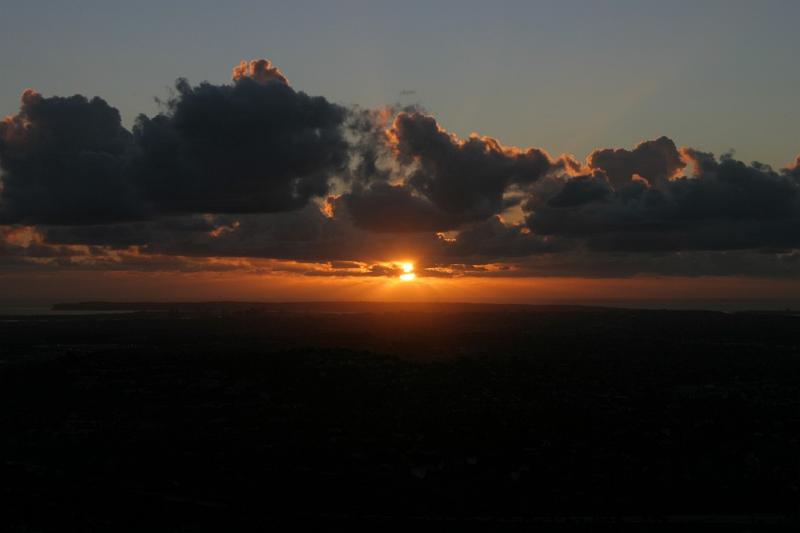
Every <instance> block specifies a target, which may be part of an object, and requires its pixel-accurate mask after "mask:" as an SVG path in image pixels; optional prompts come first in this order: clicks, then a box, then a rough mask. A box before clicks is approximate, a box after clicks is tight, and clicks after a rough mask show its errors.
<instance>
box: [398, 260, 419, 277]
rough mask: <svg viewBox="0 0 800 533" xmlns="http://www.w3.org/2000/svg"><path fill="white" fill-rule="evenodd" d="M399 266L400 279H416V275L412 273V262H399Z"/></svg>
mask: <svg viewBox="0 0 800 533" xmlns="http://www.w3.org/2000/svg"><path fill="white" fill-rule="evenodd" d="M400 268H402V269H403V273H402V274H400V279H401V280H403V281H412V280H414V279H416V277H417V275H416V274H414V264H413V263H400Z"/></svg>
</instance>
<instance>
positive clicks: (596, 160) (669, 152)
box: [587, 137, 686, 188]
mask: <svg viewBox="0 0 800 533" xmlns="http://www.w3.org/2000/svg"><path fill="white" fill-rule="evenodd" d="M587 163H588V165H589V167H590V168H592V169H598V170H602V171H603V172H605V173H606V175H607V176H608V180H609V182H610V183H611V185H612V186H614V187H615V188H616V187H621V186H624V185H626V184H627V183H628V182H629V181H630V180H631V179H632V178H633V176H634V175H638V176H640V177H642V178H644V179H646V180H647V181H648V182H650V184H651V185H654V186H658V185H661V184H663V183H664V182H665V181H667V180H669V179H670V178H671V177H672V176H675V175H676V173H678V172H680V171H681V170H683V168H684V167H685V166H686V163H685V162H684V161H683V159H682V158H681V155H680V153H679V152H678V149H677V148H676V147H675V143H674V142H672V139H669V138H667V137H659V138H658V139H655V140H652V141H644V142H642V143H640V144H638V145H637V146H636V147H635V148H634V149H633V150H626V149H624V148H617V149H611V148H604V149H602V150H595V151H594V152H592V153H591V154H589V157H588V158H587Z"/></svg>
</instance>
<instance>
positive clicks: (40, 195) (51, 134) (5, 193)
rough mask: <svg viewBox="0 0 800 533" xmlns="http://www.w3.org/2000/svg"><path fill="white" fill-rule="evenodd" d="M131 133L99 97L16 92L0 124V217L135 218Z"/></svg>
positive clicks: (138, 211)
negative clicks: (16, 104) (16, 106)
mask: <svg viewBox="0 0 800 533" xmlns="http://www.w3.org/2000/svg"><path fill="white" fill-rule="evenodd" d="M132 155H133V145H132V143H131V134H130V133H129V132H128V131H127V130H126V129H125V128H123V127H122V125H121V123H120V115H119V112H118V111H117V110H116V109H115V108H113V107H111V106H109V105H108V104H107V103H106V102H105V101H104V100H102V99H100V98H96V97H95V98H92V99H91V100H89V99H87V98H85V97H83V96H71V97H68V98H62V97H58V96H53V97H49V98H45V97H43V96H41V95H40V94H38V93H36V92H35V91H33V90H30V89H29V90H27V91H25V93H24V94H23V95H22V105H21V107H20V111H19V113H17V114H16V115H14V116H11V117H7V118H5V119H4V120H3V121H2V122H0V169H2V192H1V193H0V221H4V222H6V223H25V224H40V223H44V224H48V223H55V224H83V223H98V222H111V221H118V220H129V219H132V218H138V217H141V215H142V213H143V206H142V205H141V201H140V198H138V196H137V193H136V190H135V187H134V185H133V184H132V182H131V179H130V175H129V174H128V172H127V171H128V166H129V163H130V159H131V157H132Z"/></svg>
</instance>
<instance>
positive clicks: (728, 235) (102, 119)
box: [0, 60, 800, 277]
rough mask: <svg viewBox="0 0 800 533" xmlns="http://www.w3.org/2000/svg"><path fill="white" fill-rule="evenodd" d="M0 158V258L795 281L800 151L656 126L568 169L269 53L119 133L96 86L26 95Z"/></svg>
mask: <svg viewBox="0 0 800 533" xmlns="http://www.w3.org/2000/svg"><path fill="white" fill-rule="evenodd" d="M0 171H1V172H2V173H1V174H0V179H2V189H0V256H2V258H3V260H2V261H0V263H2V268H26V267H27V268H38V269H44V268H63V269H80V268H86V269H104V268H105V269H110V270H121V269H125V268H131V269H135V270H146V269H148V268H151V269H153V270H157V269H160V268H163V269H170V268H175V269H177V270H190V271H194V270H198V269H200V270H201V269H203V268H204V267H203V265H207V267H208V269H209V270H228V269H237V268H241V269H248V270H253V269H256V270H257V269H258V268H261V266H254V265H255V264H256V263H259V264H261V263H263V262H264V261H281V262H284V263H285V264H284V265H283V267H281V268H286V269H290V270H291V271H292V272H296V273H305V272H308V273H309V275H313V276H329V275H333V276H338V275H341V276H394V275H396V274H397V271H396V266H392V263H393V262H394V261H396V260H398V258H406V259H409V260H410V259H413V260H414V262H415V264H416V265H417V272H418V274H419V275H420V277H425V276H444V277H453V276H463V275H470V276H530V275H582V276H601V275H602V276H615V275H624V276H629V275H635V274H637V273H644V274H658V275H662V274H669V273H675V274H676V275H677V274H680V275H691V274H692V273H696V274H698V275H700V274H708V275H720V274H726V273H728V274H736V275H742V274H747V273H750V274H752V275H764V276H779V277H787V276H788V277H791V276H792V275H793V274H794V275H798V274H800V259H798V258H800V232H798V230H797V228H798V227H800V158H798V159H797V160H796V161H795V162H794V163H793V164H792V165H790V166H789V167H788V168H785V169H780V170H775V169H773V168H770V167H769V166H767V165H763V164H760V163H757V162H753V163H750V164H747V163H744V162H742V161H738V160H736V159H734V157H733V156H732V155H730V154H726V155H723V156H721V157H719V158H717V157H715V156H714V155H713V154H710V153H707V152H704V151H701V150H698V149H696V148H678V147H677V146H676V144H675V143H674V142H673V141H672V140H671V139H669V138H667V137H660V138H657V139H654V140H648V141H644V142H642V143H640V144H638V145H637V146H635V147H633V148H631V149H626V148H602V149H597V150H594V151H593V152H592V153H590V154H589V155H588V157H587V158H586V160H585V163H581V162H579V161H578V160H576V159H575V158H573V157H571V156H565V155H564V156H560V157H552V156H550V155H549V154H548V153H547V152H545V151H544V150H542V149H539V148H535V147H531V148H517V147H513V146H507V145H504V144H502V143H501V142H500V141H499V140H497V139H494V138H492V137H488V136H482V135H478V134H472V135H470V136H469V137H467V138H460V137H458V136H456V135H455V134H453V133H451V132H448V131H447V130H446V129H444V127H442V126H441V125H440V124H439V122H438V121H437V120H436V119H435V118H434V117H432V116H431V115H429V114H427V113H426V112H424V111H423V110H422V109H420V108H418V107H406V108H403V107H401V106H399V105H390V106H385V107H382V108H378V109H360V108H356V107H344V106H341V105H338V104H336V103H333V102H330V101H328V100H326V99H325V98H323V97H320V96H309V95H307V94H305V93H303V92H301V91H299V90H296V89H295V88H294V87H292V86H291V85H290V83H289V81H288V79H287V77H286V76H285V75H284V74H283V73H282V72H281V71H280V70H279V69H278V68H277V67H276V66H275V65H273V64H272V63H271V62H269V61H268V60H253V61H245V62H242V63H240V64H239V65H237V66H236V67H235V68H234V69H233V80H232V81H231V82H230V83H226V84H212V83H208V82H203V83H199V84H196V85H193V84H190V83H189V82H188V81H186V80H178V82H177V83H176V85H175V91H174V93H173V94H172V96H171V97H170V98H169V99H167V100H166V101H165V102H163V109H162V111H161V112H160V113H158V114H157V115H155V116H152V117H148V116H144V115H142V116H140V117H139V118H138V119H137V120H136V122H135V126H134V128H133V131H128V130H126V129H125V128H124V127H123V126H122V125H121V120H120V114H119V112H118V111H117V110H116V109H115V108H114V107H112V106H110V105H109V104H108V103H106V102H105V101H104V100H102V99H101V98H98V97H95V98H91V99H90V98H87V97H84V96H81V95H75V96H71V97H59V96H52V97H44V96H42V95H40V94H38V93H36V92H35V91H32V90H27V91H25V93H24V94H23V96H22V103H21V107H20V110H19V112H18V113H17V114H15V115H13V116H10V117H7V118H5V119H3V120H2V122H0ZM148 265H149V266H148ZM287 265H294V266H291V267H290V266H287ZM298 265H299V266H298ZM308 265H311V266H310V267H309V266H308Z"/></svg>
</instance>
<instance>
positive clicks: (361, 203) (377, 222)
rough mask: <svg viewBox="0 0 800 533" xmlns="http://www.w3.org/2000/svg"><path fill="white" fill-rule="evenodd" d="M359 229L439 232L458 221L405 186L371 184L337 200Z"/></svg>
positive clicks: (458, 219) (459, 219)
mask: <svg viewBox="0 0 800 533" xmlns="http://www.w3.org/2000/svg"><path fill="white" fill-rule="evenodd" d="M336 205H341V206H343V207H344V208H345V209H346V210H347V212H348V214H349V215H350V216H351V217H352V219H353V222H354V223H355V225H356V226H358V227H359V228H362V229H365V230H369V231H375V232H381V233H406V232H418V231H442V230H449V229H453V228H456V227H458V226H460V225H461V223H462V220H461V218H460V217H458V216H457V215H454V214H451V213H448V212H446V211H443V210H441V209H439V208H438V207H437V206H436V205H434V204H433V203H432V202H431V201H430V200H428V199H427V198H424V197H421V196H419V195H418V194H415V192H414V191H412V190H411V189H410V188H409V187H405V186H402V185H389V184H388V183H385V182H378V183H375V184H373V185H371V186H369V187H367V188H360V187H359V188H355V189H354V190H352V191H351V192H349V193H347V194H344V195H342V196H341V197H340V198H338V199H337V202H336Z"/></svg>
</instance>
